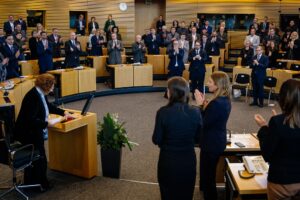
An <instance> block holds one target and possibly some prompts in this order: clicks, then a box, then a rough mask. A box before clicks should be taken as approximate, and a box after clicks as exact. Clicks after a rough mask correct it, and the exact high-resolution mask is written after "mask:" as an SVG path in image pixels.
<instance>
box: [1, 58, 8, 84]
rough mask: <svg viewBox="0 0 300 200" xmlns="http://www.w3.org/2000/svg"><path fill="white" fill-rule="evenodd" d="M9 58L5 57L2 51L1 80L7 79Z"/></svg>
mask: <svg viewBox="0 0 300 200" xmlns="http://www.w3.org/2000/svg"><path fill="white" fill-rule="evenodd" d="M8 61H9V58H4V56H3V55H2V53H0V82H3V81H5V80H6V74H7V71H6V66H7V64H8Z"/></svg>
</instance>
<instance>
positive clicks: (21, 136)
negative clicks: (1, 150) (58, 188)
mask: <svg viewBox="0 0 300 200" xmlns="http://www.w3.org/2000/svg"><path fill="white" fill-rule="evenodd" d="M54 83H55V77H54V76H53V75H51V74H42V75H39V76H38V77H37V78H36V80H35V87H34V88H32V89H31V90H30V91H29V92H28V93H27V94H26V95H25V97H24V99H23V101H22V105H21V109H20V113H19V115H18V119H17V121H16V125H15V130H14V133H15V137H16V140H18V141H19V142H21V143H22V144H33V145H34V149H35V150H36V151H37V152H38V154H39V155H40V157H39V159H38V160H36V161H34V162H33V167H27V168H26V169H25V171H24V182H25V183H26V184H41V185H42V187H43V189H45V190H47V189H49V187H50V184H49V181H48V178H47V157H46V151H45V146H44V140H45V139H47V137H48V130H47V126H51V125H54V124H51V122H48V115H49V113H53V114H58V115H62V116H65V117H71V116H70V114H69V113H68V112H67V111H64V110H62V109H60V108H56V107H55V106H54V105H52V104H50V103H49V102H48V100H47V97H46V96H47V95H48V94H49V93H50V92H52V91H53V88H54Z"/></svg>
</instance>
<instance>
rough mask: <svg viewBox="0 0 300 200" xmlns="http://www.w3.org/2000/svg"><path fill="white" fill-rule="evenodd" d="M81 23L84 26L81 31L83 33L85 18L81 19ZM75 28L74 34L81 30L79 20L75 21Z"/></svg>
mask: <svg viewBox="0 0 300 200" xmlns="http://www.w3.org/2000/svg"><path fill="white" fill-rule="evenodd" d="M82 25H83V26H84V28H83V30H82V31H83V33H84V34H85V28H86V22H85V20H82ZM75 28H76V34H79V33H80V32H81V30H80V24H79V20H76V21H75Z"/></svg>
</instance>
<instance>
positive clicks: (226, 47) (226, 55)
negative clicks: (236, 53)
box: [225, 42, 230, 60]
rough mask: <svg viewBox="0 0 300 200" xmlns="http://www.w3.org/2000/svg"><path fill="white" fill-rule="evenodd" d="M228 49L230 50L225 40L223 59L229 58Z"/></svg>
mask: <svg viewBox="0 0 300 200" xmlns="http://www.w3.org/2000/svg"><path fill="white" fill-rule="evenodd" d="M229 51H230V43H229V42H226V43H225V60H228V59H229Z"/></svg>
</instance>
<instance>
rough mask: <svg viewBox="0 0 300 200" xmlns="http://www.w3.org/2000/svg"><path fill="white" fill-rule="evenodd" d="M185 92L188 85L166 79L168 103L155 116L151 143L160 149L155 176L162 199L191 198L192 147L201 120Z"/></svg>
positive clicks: (190, 199)
mask: <svg viewBox="0 0 300 200" xmlns="http://www.w3.org/2000/svg"><path fill="white" fill-rule="evenodd" d="M189 93H190V89H189V84H188V82H187V81H186V80H185V79H184V78H182V77H173V78H171V79H169V80H168V91H167V94H168V99H169V103H168V104H167V105H166V106H163V107H161V108H160V109H159V110H158V111H157V113H156V121H155V129H154V133H153V136H152V141H153V143H154V144H155V145H158V146H159V148H160V154H159V160H158V169H157V176H158V182H159V187H160V193H161V199H162V200H166V199H170V200H171V199H172V200H176V199H178V200H181V199H184V200H192V199H193V194H194V187H195V179H196V155H195V150H194V144H195V143H198V142H199V136H200V132H201V129H202V117H201V113H200V111H199V109H197V108H194V107H191V106H189V105H188V102H189Z"/></svg>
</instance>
